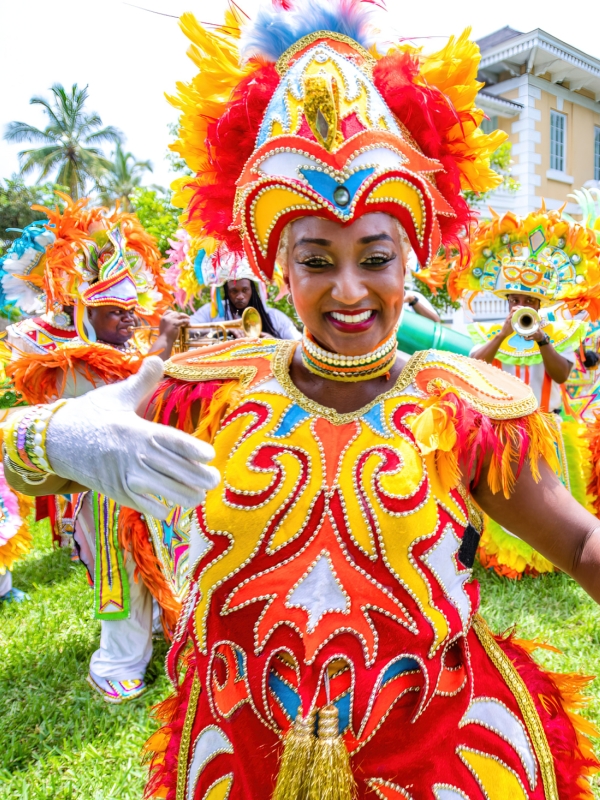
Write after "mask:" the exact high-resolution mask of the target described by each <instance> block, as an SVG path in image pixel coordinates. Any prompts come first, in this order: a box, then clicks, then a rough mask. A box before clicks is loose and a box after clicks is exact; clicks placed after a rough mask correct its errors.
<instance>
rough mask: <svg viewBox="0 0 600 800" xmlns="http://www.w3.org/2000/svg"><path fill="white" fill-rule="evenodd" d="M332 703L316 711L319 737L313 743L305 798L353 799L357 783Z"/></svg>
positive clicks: (312, 799)
mask: <svg viewBox="0 0 600 800" xmlns="http://www.w3.org/2000/svg"><path fill="white" fill-rule="evenodd" d="M338 720H339V715H338V710H337V708H336V707H335V706H334V705H327V706H324V707H323V708H322V709H321V710H320V711H319V738H318V739H317V741H316V743H315V746H314V755H313V760H312V767H311V770H310V784H309V788H308V795H307V800H353V798H354V797H356V784H355V782H354V775H353V774H352V770H351V769H350V756H349V754H348V750H347V749H346V745H345V744H344V740H343V739H342V737H341V736H340V733H339V725H338Z"/></svg>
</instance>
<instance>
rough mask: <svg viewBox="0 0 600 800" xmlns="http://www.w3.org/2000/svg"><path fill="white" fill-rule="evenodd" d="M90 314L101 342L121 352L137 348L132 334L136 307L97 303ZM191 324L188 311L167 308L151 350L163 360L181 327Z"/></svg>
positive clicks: (168, 356) (91, 321)
mask: <svg viewBox="0 0 600 800" xmlns="http://www.w3.org/2000/svg"><path fill="white" fill-rule="evenodd" d="M88 316H89V320H90V323H91V325H92V327H93V328H94V331H95V333H96V340H97V341H98V342H100V344H108V345H110V346H111V347H114V348H116V349H117V350H121V351H122V352H135V351H136V345H135V343H134V341H133V336H134V333H135V327H136V315H135V310H134V309H133V308H121V307H120V306H113V305H106V306H95V307H94V308H90V309H89V310H88ZM189 324H190V318H189V317H188V315H187V314H182V313H180V312H178V311H172V310H168V311H165V313H164V314H163V315H162V317H161V318H160V322H159V326H158V336H157V338H156V339H155V340H154V342H153V343H152V346H151V348H150V350H149V352H150V353H152V354H154V355H157V356H160V358H162V360H163V361H167V360H168V359H169V358H170V357H171V353H172V351H173V345H174V344H175V340H176V339H177V337H178V336H179V332H180V330H181V328H185V327H187V326H188V325H189Z"/></svg>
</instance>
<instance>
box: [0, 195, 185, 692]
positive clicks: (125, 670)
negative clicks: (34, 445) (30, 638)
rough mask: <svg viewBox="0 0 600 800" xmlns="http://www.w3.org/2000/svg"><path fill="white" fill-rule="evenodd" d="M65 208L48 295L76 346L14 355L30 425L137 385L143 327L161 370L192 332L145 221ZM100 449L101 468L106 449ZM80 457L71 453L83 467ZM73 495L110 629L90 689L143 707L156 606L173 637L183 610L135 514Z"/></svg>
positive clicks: (57, 222)
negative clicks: (154, 326)
mask: <svg viewBox="0 0 600 800" xmlns="http://www.w3.org/2000/svg"><path fill="white" fill-rule="evenodd" d="M65 199H66V201H67V204H66V208H65V209H64V210H63V211H60V210H59V209H55V210H54V211H52V210H51V209H45V211H46V213H47V217H48V221H47V222H46V229H47V230H50V231H51V232H53V236H52V238H51V240H50V241H49V242H44V245H45V248H46V249H45V253H44V254H43V257H42V259H41V261H42V262H43V265H44V266H43V269H44V278H45V280H44V285H45V286H47V287H48V289H47V292H48V298H44V302H49V305H51V307H53V308H57V309H60V312H58V313H54V314H53V316H52V318H51V321H52V323H53V324H54V326H56V324H57V316H59V317H60V315H66V314H67V312H65V310H64V309H67V310H68V318H69V320H70V321H71V322H72V323H73V324H72V328H69V329H68V332H69V333H71V332H73V336H72V337H71V339H70V341H68V342H57V343H56V345H55V346H53V347H52V349H48V350H46V351H43V350H42V351H40V349H39V346H40V345H41V344H43V343H45V339H42V338H41V335H42V334H41V333H39V332H38V333H36V338H35V339H34V340H32V341H31V344H32V345H35V346H36V347H33V346H32V347H28V348H27V349H26V348H18V344H15V346H14V351H13V360H12V361H11V362H10V363H9V364H8V365H7V366H6V375H7V377H8V378H9V379H10V380H11V381H12V388H13V389H14V391H15V393H16V395H17V396H19V397H20V398H21V399H22V401H23V402H24V403H26V404H27V405H28V407H29V410H27V411H26V413H28V414H30V415H31V416H32V417H35V414H36V413H37V409H38V408H39V404H40V403H44V402H52V401H55V400H56V401H59V403H60V402H63V401H66V400H68V399H69V398H74V397H80V396H82V395H84V394H86V393H87V392H89V391H90V390H91V389H94V388H96V387H99V386H106V385H108V384H112V383H118V382H120V381H122V380H123V379H124V378H126V377H128V376H130V375H133V374H134V373H136V372H137V371H138V369H139V368H140V366H141V365H142V364H143V361H144V358H143V356H144V355H145V349H144V348H140V347H138V345H137V343H136V342H135V341H134V339H133V337H134V333H135V329H136V322H137V321H138V318H139V317H142V318H143V317H146V318H147V319H148V321H149V322H154V321H155V320H156V321H158V320H159V319H160V322H159V334H158V338H157V339H156V341H155V342H154V344H153V346H152V352H154V353H156V355H158V356H159V357H160V358H162V359H163V360H166V359H168V358H169V356H170V353H171V350H172V347H173V344H174V342H175V340H176V338H177V336H178V334H179V331H180V328H181V326H182V325H187V324H188V323H189V320H188V317H187V315H185V314H179V313H177V312H175V311H170V310H166V309H168V306H169V305H170V304H171V303H172V300H173V298H172V296H171V294H170V292H169V291H168V287H167V286H166V284H165V283H164V281H163V279H162V258H161V255H160V252H159V250H158V248H157V247H156V242H155V240H154V239H153V238H152V237H151V236H150V235H149V234H148V233H147V232H146V231H145V230H144V229H143V228H142V226H141V224H140V223H139V221H138V220H137V218H135V217H133V216H132V215H129V214H123V215H117V216H116V217H115V216H114V215H112V216H109V215H108V214H106V212H105V210H104V209H97V208H94V209H90V210H88V209H85V207H84V206H85V203H86V202H87V201H79V202H78V203H73V202H72V201H71V200H70V199H68V198H65ZM65 264H66V267H65ZM70 309H73V311H72V312H71V311H70ZM42 322H45V320H42ZM60 322H61V324H63V323H62V318H61V319H60ZM65 325H66V323H65ZM44 331H45V329H44ZM44 331H42V333H44ZM44 335H46V334H45V333H44ZM15 411H16V409H13V412H15ZM97 445H98V458H99V459H100V460H101V459H102V447H103V443H102V442H98V443H97ZM78 455H79V454H78V451H77V448H76V447H73V448H72V455H71V458H72V459H73V461H74V462H76V461H77V459H78ZM132 468H133V465H130V466H129V467H128V470H127V472H128V474H131V470H132ZM48 490H49V491H48V492H44V494H46V495H52V494H53V492H52V491H51V487H50V486H48ZM60 494H65V493H60ZM69 494H70V496H71V500H70V507H71V519H70V522H71V529H72V530H73V537H72V538H74V541H75V546H76V550H77V553H78V554H79V556H80V558H81V561H82V562H83V563H84V565H85V566H86V568H87V570H88V573H89V575H90V578H91V580H92V582H93V586H94V615H95V617H96V619H99V620H100V622H101V634H100V644H99V647H98V649H97V650H96V652H95V653H93V655H92V657H91V661H90V667H89V674H88V678H87V680H88V683H89V684H90V685H91V686H92V688H93V689H94V690H95V691H96V692H98V693H99V694H100V695H101V696H102V698H103V699H104V700H105V701H106V702H108V703H113V704H116V703H122V702H124V701H127V700H133V699H135V698H137V697H139V696H140V695H141V694H142V693H143V692H144V691H145V690H146V683H145V681H144V674H145V671H146V667H147V665H148V662H149V661H150V658H151V655H152V633H153V597H154V599H155V600H156V601H157V602H158V604H159V605H160V608H161V613H162V619H163V621H164V623H165V630H171V629H172V627H173V626H174V622H175V619H176V612H177V611H178V605H179V604H178V603H177V602H175V601H174V599H173V597H172V595H171V594H170V592H169V587H168V581H167V580H166V579H165V577H164V576H163V574H162V573H161V571H160V570H161V566H160V565H159V561H158V560H157V557H156V555H155V551H154V550H153V546H152V544H151V542H150V537H149V536H148V533H147V531H146V529H145V528H144V529H143V530H142V532H141V535H140V537H139V538H138V539H135V538H134V535H133V533H132V532H129V531H124V530H121V528H122V524H121V523H122V517H121V515H122V514H126V513H127V511H128V509H127V508H125V507H123V506H120V505H119V504H118V503H114V502H113V501H111V500H110V499H109V498H108V497H106V496H105V495H104V494H100V493H98V492H94V491H90V490H89V484H87V483H86V481H85V479H82V482H81V484H80V485H78V486H77V488H76V490H75V491H74V492H72V493H69ZM0 540H1V537H0ZM0 543H1V542H0ZM0 556H1V554H0ZM161 563H162V562H161ZM1 567H2V559H1V557H0V568H1ZM5 580H6V579H5Z"/></svg>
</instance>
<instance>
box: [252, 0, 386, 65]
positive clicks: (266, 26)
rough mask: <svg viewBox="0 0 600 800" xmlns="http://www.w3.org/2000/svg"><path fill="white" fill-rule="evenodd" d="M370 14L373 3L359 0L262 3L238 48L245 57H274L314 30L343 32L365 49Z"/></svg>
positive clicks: (370, 34) (371, 33)
mask: <svg viewBox="0 0 600 800" xmlns="http://www.w3.org/2000/svg"><path fill="white" fill-rule="evenodd" d="M372 14H373V5H372V4H371V3H367V2H360V0H297V2H295V3H294V6H293V8H292V9H291V10H289V11H286V10H284V9H281V8H276V7H274V6H272V5H265V6H263V7H262V8H260V9H259V10H258V13H257V14H256V17H255V19H254V21H253V22H252V24H250V25H249V26H248V27H247V28H245V29H244V32H243V34H242V38H241V42H240V52H241V54H242V57H243V58H244V59H246V60H247V59H249V58H253V57H257V56H260V57H262V58H266V59H267V60H269V61H277V59H278V58H279V57H280V56H281V55H283V53H285V51H286V50H287V49H288V48H289V47H291V46H292V45H293V44H294V43H295V42H297V41H298V39H302V37H303V36H308V34H310V33H314V32H315V31H332V32H334V33H341V34H344V35H345V36H348V37H349V38H350V39H354V41H355V42H358V43H359V44H361V45H362V46H363V47H365V48H367V49H368V48H369V47H371V45H373V44H374V42H375V35H374V31H373V29H372V27H371V24H370V19H371V16H372Z"/></svg>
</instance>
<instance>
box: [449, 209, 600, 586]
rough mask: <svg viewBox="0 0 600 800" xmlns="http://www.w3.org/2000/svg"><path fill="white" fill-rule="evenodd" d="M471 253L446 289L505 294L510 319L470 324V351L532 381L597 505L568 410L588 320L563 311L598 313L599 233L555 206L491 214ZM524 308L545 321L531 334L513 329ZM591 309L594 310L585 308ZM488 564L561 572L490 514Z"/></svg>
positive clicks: (483, 554) (569, 483) (583, 493)
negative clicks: (515, 317) (569, 382)
mask: <svg viewBox="0 0 600 800" xmlns="http://www.w3.org/2000/svg"><path fill="white" fill-rule="evenodd" d="M470 247H471V259H470V261H469V262H468V263H465V262H462V261H461V260H460V259H458V260H457V261H455V262H454V264H453V265H452V268H451V270H450V274H449V280H448V287H449V290H450V292H451V294H452V296H453V297H454V298H455V299H456V298H459V297H461V298H463V299H465V300H467V299H468V298H470V297H473V296H474V294H476V293H477V292H482V291H490V292H493V293H494V294H495V295H497V296H498V297H501V298H503V299H506V300H507V301H508V315H507V317H506V320H505V321H504V322H499V323H495V322H494V323H481V322H479V323H473V324H471V325H470V326H469V332H470V333H471V337H472V339H473V342H474V343H475V346H474V348H473V350H472V351H471V356H472V357H473V358H476V359H480V360H482V361H487V362H488V363H490V364H492V363H497V364H498V366H501V368H502V369H503V370H505V371H507V372H509V373H510V374H512V375H515V376H516V377H517V378H520V379H521V380H523V381H524V382H525V383H526V384H527V385H529V386H530V387H531V389H532V391H533V393H534V394H535V397H536V399H537V401H538V404H539V407H540V409H541V410H542V411H546V412H547V411H553V412H555V413H554V414H553V415H552V417H551V418H550V419H551V421H552V424H553V426H554V428H555V435H556V442H557V453H558V458H559V469H558V475H559V477H560V479H561V480H562V482H563V483H564V484H565V486H566V487H567V488H568V489H569V490H570V491H571V493H572V494H573V496H574V497H575V498H576V499H577V500H578V501H579V502H580V503H582V504H583V505H584V506H585V507H586V508H588V510H590V511H593V505H592V501H593V499H594V498H593V497H591V496H590V495H589V493H588V490H587V484H588V483H589V479H590V474H589V470H590V466H589V462H590V455H589V449H588V447H587V444H586V440H585V427H584V426H583V425H582V424H581V421H580V420H579V419H577V418H574V417H572V416H568V415H564V414H563V415H561V411H562V409H563V404H564V406H565V407H566V411H567V412H568V414H570V413H571V406H570V403H569V395H568V394H567V391H566V382H567V379H568V378H569V375H570V374H571V370H572V368H573V365H574V363H575V362H576V361H577V356H576V351H579V349H580V346H581V343H582V342H583V340H584V339H585V337H586V333H587V327H588V325H587V323H585V322H582V321H580V320H578V319H572V318H566V319H565V318H564V315H565V314H564V312H566V316H567V317H571V314H575V313H579V312H581V311H584V312H589V311H591V312H592V313H593V314H594V315H595V300H594V294H595V292H596V288H595V287H596V284H597V283H598V280H600V266H599V264H598V258H599V256H600V248H599V247H598V244H597V242H596V237H595V236H594V234H593V232H592V231H591V230H589V229H587V228H586V227H582V226H581V225H579V224H577V223H575V222H573V221H568V220H565V219H564V218H563V217H561V215H560V213H559V212H557V211H546V210H545V209H544V208H542V209H541V210H540V211H536V212H533V213H531V214H529V215H528V216H527V217H525V218H519V217H517V216H515V215H514V214H513V213H512V212H508V213H507V214H505V215H504V216H503V217H498V216H497V215H495V214H494V215H493V217H492V220H491V221H490V222H485V223H482V224H481V225H479V227H478V228H477V229H476V230H475V232H474V233H473V234H472V237H471V245H470ZM519 309H524V310H527V309H533V310H534V312H536V313H537V312H539V313H540V316H541V325H540V326H539V327H537V329H536V330H534V332H532V333H531V334H520V333H518V332H517V331H516V330H514V328H513V324H512V320H513V315H514V314H515V313H516V312H517V311H518V310H519ZM586 316H587V313H586ZM480 558H481V561H482V563H483V564H484V565H485V566H488V567H492V568H493V569H495V570H496V572H498V573H499V574H501V575H505V576H506V577H511V578H520V577H521V575H523V574H533V575H537V574H540V573H545V572H552V571H554V566H553V565H552V563H551V562H550V561H549V560H548V559H546V558H544V557H543V556H541V555H540V554H539V553H537V552H536V551H535V550H533V549H532V548H531V546H530V545H529V544H528V543H527V542H525V541H522V540H521V539H519V538H518V537H515V536H514V535H513V534H512V533H511V532H510V531H508V530H506V529H504V528H503V527H502V526H501V525H499V524H498V523H497V522H495V521H494V520H492V519H488V518H486V520H485V527H484V531H483V535H482V538H481V543H480Z"/></svg>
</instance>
